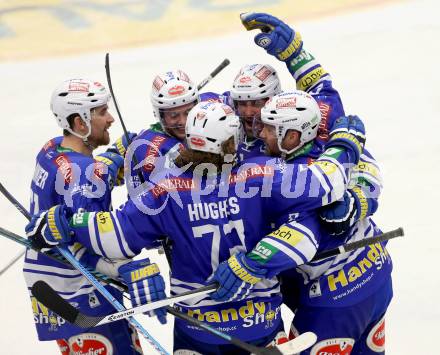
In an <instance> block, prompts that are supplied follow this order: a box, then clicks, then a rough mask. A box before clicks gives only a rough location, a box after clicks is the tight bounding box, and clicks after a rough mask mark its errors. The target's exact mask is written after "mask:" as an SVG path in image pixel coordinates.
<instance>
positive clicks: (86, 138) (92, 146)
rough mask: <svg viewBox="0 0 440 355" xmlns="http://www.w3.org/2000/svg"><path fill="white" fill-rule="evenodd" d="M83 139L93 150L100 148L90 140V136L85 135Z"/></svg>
mask: <svg viewBox="0 0 440 355" xmlns="http://www.w3.org/2000/svg"><path fill="white" fill-rule="evenodd" d="M82 141H83V144H84V145H85V146H86V147H87V148H89V149H91V150H95V149H96V148H98V147H97V146H95V145H93V144H92V143H90V142H89V138H88V137H84V138H83V139H82Z"/></svg>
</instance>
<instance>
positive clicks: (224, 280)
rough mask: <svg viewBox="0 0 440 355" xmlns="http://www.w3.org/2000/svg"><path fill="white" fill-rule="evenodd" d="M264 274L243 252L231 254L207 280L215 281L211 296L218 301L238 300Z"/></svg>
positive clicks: (244, 295)
mask: <svg viewBox="0 0 440 355" xmlns="http://www.w3.org/2000/svg"><path fill="white" fill-rule="evenodd" d="M265 275H266V270H265V269H262V268H261V266H259V265H258V263H257V262H255V261H253V260H250V259H249V258H247V257H246V255H245V254H243V253H241V252H240V253H238V254H235V255H232V256H231V257H230V258H229V259H228V260H226V261H223V262H222V263H220V265H219V266H218V268H217V270H215V272H214V275H212V276H211V277H210V278H209V279H208V282H210V283H212V282H217V283H218V284H219V287H218V289H217V291H214V292H213V293H211V295H210V296H211V298H212V299H213V300H216V301H219V302H230V301H240V300H242V299H244V298H246V297H247V295H248V294H249V293H250V291H251V290H252V288H253V287H254V285H255V284H256V283H257V282H259V281H260V280H261V279H262V278H264V276H265Z"/></svg>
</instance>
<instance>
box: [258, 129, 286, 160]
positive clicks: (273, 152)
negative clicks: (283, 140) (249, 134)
mask: <svg viewBox="0 0 440 355" xmlns="http://www.w3.org/2000/svg"><path fill="white" fill-rule="evenodd" d="M259 138H261V139H262V140H263V141H264V144H265V145H266V154H267V155H270V156H280V155H281V151H280V148H279V147H278V139H277V136H276V133H275V126H271V125H268V124H264V123H263V124H262V129H261V131H260V135H259Z"/></svg>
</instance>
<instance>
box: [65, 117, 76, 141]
mask: <svg viewBox="0 0 440 355" xmlns="http://www.w3.org/2000/svg"><path fill="white" fill-rule="evenodd" d="M77 116H79V115H78V114H77V113H72V114H71V115H69V116H68V117H67V118H66V120H67V123H68V124H69V127H70V129H73V121H74V120H75V117H77ZM71 135H72V133H70V132H69V131H68V130H66V129H63V136H64V137H67V136H71Z"/></svg>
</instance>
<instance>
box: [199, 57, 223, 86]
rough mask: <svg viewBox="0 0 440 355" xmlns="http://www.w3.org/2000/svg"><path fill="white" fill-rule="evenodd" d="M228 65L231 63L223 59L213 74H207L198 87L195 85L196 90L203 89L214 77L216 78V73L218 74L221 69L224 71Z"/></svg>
mask: <svg viewBox="0 0 440 355" xmlns="http://www.w3.org/2000/svg"><path fill="white" fill-rule="evenodd" d="M230 63H231V62H230V60H229V59H227V58H225V59H224V60H223V62H221V63H220V64H219V65H218V66H217V68H215V69H214V70H213V72H212V73H211V74H209V76H207V77H206V78H205V79H203V80H202V81H201V82H200V84H199V85H197V90H200V89H202V88H204V87H205V86H206V84H208V83H209V82H210V81H211V80H212V79H213V78H214V77H215V76H217V74H218V73H220V72H221V71H222V70H223V69H225V68H226V67H227V66H228V65H229V64H230Z"/></svg>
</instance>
